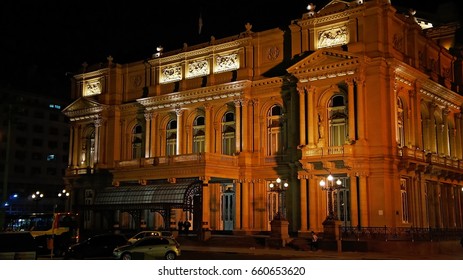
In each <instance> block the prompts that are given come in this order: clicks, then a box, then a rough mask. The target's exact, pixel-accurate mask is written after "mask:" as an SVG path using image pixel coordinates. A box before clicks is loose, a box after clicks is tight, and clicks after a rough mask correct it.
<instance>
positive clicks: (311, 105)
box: [306, 86, 318, 148]
mask: <svg viewBox="0 0 463 280" xmlns="http://www.w3.org/2000/svg"><path fill="white" fill-rule="evenodd" d="M306 90H307V110H308V114H307V117H306V118H307V121H306V123H307V124H308V125H307V126H306V127H307V132H308V133H307V137H308V138H309V139H308V141H309V147H311V148H314V147H315V143H316V141H318V126H317V125H316V121H317V118H316V115H315V101H314V99H315V87H313V86H310V87H309V88H308V89H307V88H306Z"/></svg>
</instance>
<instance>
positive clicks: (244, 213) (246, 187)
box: [241, 181, 251, 231]
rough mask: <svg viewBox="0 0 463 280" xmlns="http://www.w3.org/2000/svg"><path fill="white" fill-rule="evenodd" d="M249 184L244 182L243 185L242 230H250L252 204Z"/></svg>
mask: <svg viewBox="0 0 463 280" xmlns="http://www.w3.org/2000/svg"><path fill="white" fill-rule="evenodd" d="M249 185H250V184H249V183H248V182H246V181H243V183H242V184H241V186H242V188H241V198H242V199H241V201H242V203H243V204H242V205H241V211H242V212H241V216H242V217H243V220H242V221H241V229H243V230H245V231H246V230H248V229H249V204H250V203H251V202H250V201H249Z"/></svg>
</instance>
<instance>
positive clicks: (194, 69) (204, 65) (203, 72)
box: [185, 59, 211, 79]
mask: <svg viewBox="0 0 463 280" xmlns="http://www.w3.org/2000/svg"><path fill="white" fill-rule="evenodd" d="M210 69H211V67H210V65H209V60H208V59H201V60H195V61H189V62H187V69H186V73H185V74H186V78H187V79H190V78H195V77H201V76H207V75H209V74H210V72H211V70H210Z"/></svg>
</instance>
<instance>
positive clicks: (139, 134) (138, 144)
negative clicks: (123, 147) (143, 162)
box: [132, 124, 143, 159]
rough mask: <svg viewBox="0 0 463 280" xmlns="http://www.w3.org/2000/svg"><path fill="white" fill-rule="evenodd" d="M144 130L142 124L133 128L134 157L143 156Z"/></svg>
mask: <svg viewBox="0 0 463 280" xmlns="http://www.w3.org/2000/svg"><path fill="white" fill-rule="evenodd" d="M142 146H143V131H142V127H141V125H139V124H137V125H135V127H134V128H133V129H132V159H136V158H141V157H142V156H143V152H142V151H143V148H142Z"/></svg>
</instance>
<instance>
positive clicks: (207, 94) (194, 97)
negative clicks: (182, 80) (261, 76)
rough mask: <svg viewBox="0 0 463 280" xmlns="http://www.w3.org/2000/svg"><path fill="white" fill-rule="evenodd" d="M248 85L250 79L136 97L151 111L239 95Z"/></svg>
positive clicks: (249, 84)
mask: <svg viewBox="0 0 463 280" xmlns="http://www.w3.org/2000/svg"><path fill="white" fill-rule="evenodd" d="M250 86H251V81H248V80H246V81H239V82H233V83H228V84H221V85H217V86H211V87H205V88H199V89H193V90H187V91H182V92H177V93H171V94H165V95H161V96H153V97H147V98H141V99H137V102H138V103H140V104H141V105H143V106H145V108H146V110H147V111H152V110H156V109H161V108H169V107H177V106H182V105H185V104H191V103H197V102H205V101H210V100H217V99H226V98H233V97H237V96H241V95H243V92H244V89H246V88H248V87H250Z"/></svg>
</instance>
